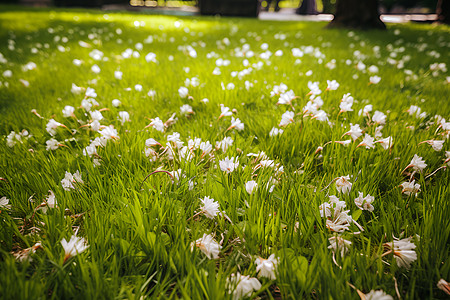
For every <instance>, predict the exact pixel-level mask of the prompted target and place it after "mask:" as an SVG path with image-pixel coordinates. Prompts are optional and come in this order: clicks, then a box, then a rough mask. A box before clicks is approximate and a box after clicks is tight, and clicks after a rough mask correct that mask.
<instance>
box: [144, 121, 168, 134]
mask: <svg viewBox="0 0 450 300" xmlns="http://www.w3.org/2000/svg"><path fill="white" fill-rule="evenodd" d="M150 120H151V122H150V124H148V125H147V127H149V126H152V127H153V128H154V129H155V130H158V131H160V132H164V130H165V129H166V127H165V126H164V123H163V121H162V120H161V119H160V118H158V117H156V118H154V119H150Z"/></svg>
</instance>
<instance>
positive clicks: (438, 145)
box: [425, 140, 445, 151]
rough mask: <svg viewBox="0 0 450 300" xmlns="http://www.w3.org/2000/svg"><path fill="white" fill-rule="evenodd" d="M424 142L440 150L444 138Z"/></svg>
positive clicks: (435, 149)
mask: <svg viewBox="0 0 450 300" xmlns="http://www.w3.org/2000/svg"><path fill="white" fill-rule="evenodd" d="M425 142H426V143H427V144H428V145H430V146H431V148H433V150H434V151H441V150H442V147H444V143H445V140H440V141H439V140H429V141H425Z"/></svg>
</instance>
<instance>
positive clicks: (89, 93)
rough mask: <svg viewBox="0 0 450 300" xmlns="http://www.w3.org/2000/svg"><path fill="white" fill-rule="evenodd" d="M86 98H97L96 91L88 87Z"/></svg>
mask: <svg viewBox="0 0 450 300" xmlns="http://www.w3.org/2000/svg"><path fill="white" fill-rule="evenodd" d="M85 95H86V97H91V98H95V97H97V93H96V92H95V90H94V89H93V88H90V87H88V88H87V89H86V94H85Z"/></svg>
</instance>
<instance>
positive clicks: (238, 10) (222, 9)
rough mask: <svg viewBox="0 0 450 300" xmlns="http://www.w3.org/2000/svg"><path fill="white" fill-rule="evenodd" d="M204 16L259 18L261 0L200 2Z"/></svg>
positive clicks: (207, 0)
mask: <svg viewBox="0 0 450 300" xmlns="http://www.w3.org/2000/svg"><path fill="white" fill-rule="evenodd" d="M198 6H199V8H200V13H201V14H202V15H222V16H239V17H257V16H258V14H259V9H260V3H259V0H199V1H198Z"/></svg>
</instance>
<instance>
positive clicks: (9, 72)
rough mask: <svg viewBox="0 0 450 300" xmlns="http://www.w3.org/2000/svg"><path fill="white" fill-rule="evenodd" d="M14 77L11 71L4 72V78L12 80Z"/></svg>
mask: <svg viewBox="0 0 450 300" xmlns="http://www.w3.org/2000/svg"><path fill="white" fill-rule="evenodd" d="M12 75H13V73H12V71H11V70H6V71H5V72H3V77H6V78H10V77H12Z"/></svg>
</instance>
